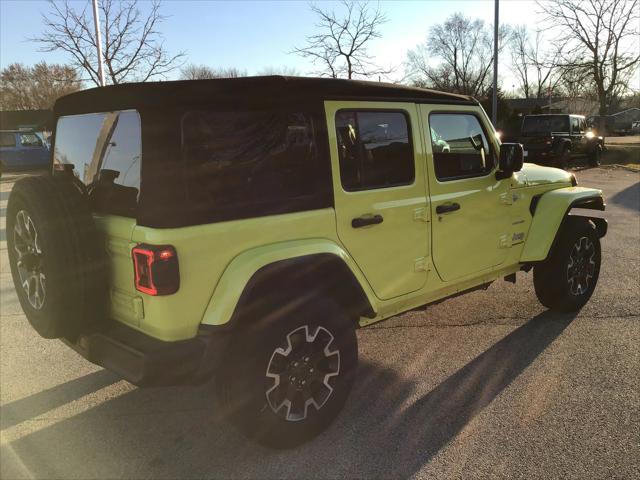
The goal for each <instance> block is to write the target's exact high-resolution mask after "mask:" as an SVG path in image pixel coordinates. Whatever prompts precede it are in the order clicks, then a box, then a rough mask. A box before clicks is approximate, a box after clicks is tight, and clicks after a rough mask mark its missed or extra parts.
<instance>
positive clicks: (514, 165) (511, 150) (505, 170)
mask: <svg viewBox="0 0 640 480" xmlns="http://www.w3.org/2000/svg"><path fill="white" fill-rule="evenodd" d="M523 161H524V149H523V148H522V145H521V144H519V143H503V144H502V145H500V158H499V161H498V171H497V172H496V178H497V179H498V180H500V179H502V178H509V177H510V176H511V174H512V173H513V172H519V171H520V170H522V163H523Z"/></svg>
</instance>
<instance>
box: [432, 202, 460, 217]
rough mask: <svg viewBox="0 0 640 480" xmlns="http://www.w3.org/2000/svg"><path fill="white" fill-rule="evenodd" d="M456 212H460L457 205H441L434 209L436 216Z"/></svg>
mask: <svg viewBox="0 0 640 480" xmlns="http://www.w3.org/2000/svg"><path fill="white" fill-rule="evenodd" d="M456 210H460V204H459V203H443V204H442V205H438V206H437V207H436V213H437V214H441V213H449V212H455V211H456Z"/></svg>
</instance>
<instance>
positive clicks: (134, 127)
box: [54, 110, 142, 215]
mask: <svg viewBox="0 0 640 480" xmlns="http://www.w3.org/2000/svg"><path fill="white" fill-rule="evenodd" d="M141 143H142V142H141V131H140V115H139V114H138V112H136V111H133V110H126V111H120V112H104V113H92V114H87V115H70V116H65V117H60V118H59V119H58V123H57V127H56V136H55V147H54V163H56V164H71V165H73V166H74V168H73V172H74V175H75V176H76V177H77V178H78V179H79V180H80V181H81V182H82V183H84V184H85V185H86V186H88V187H89V188H90V189H92V191H94V192H95V194H94V197H93V199H94V206H95V207H96V209H97V210H100V211H105V212H107V213H117V214H121V215H133V214H134V210H135V206H136V204H137V200H138V196H139V189H140V162H141V156H142V145H141Z"/></svg>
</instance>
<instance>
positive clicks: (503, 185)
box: [420, 105, 511, 281]
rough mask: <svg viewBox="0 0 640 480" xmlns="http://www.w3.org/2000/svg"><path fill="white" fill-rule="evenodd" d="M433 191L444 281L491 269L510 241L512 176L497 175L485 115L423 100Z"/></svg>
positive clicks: (437, 255)
mask: <svg viewBox="0 0 640 480" xmlns="http://www.w3.org/2000/svg"><path fill="white" fill-rule="evenodd" d="M420 111H421V117H422V120H423V124H424V125H425V131H424V138H425V139H426V140H427V141H428V140H429V139H430V140H431V141H430V142H429V143H430V147H431V152H430V155H429V156H428V157H429V161H428V163H427V165H428V168H429V172H428V177H429V191H430V193H431V210H432V211H431V214H432V218H433V221H432V225H433V227H432V237H433V247H432V248H433V260H434V264H435V267H436V270H437V271H438V274H439V275H440V278H441V279H442V280H443V281H452V280H457V279H460V278H463V277H468V276H473V275H474V274H478V273H481V272H483V271H488V270H490V269H491V268H493V267H495V266H497V265H500V264H501V263H502V262H504V260H505V258H506V256H507V252H508V247H509V246H510V233H511V228H510V227H511V225H510V212H509V209H508V205H509V204H510V203H511V202H510V200H511V199H510V197H509V195H510V194H511V193H510V191H509V187H510V179H504V180H496V176H495V171H496V168H497V163H498V162H497V149H498V148H499V146H498V144H497V142H496V141H495V139H494V137H493V135H492V134H490V133H489V132H492V131H493V129H492V127H491V126H490V125H489V124H488V123H487V120H486V116H484V115H480V114H479V112H477V111H468V110H465V109H464V108H462V107H452V106H448V107H444V108H443V107H440V106H430V105H421V106H420Z"/></svg>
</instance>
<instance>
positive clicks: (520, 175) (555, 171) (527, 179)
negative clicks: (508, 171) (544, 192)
mask: <svg viewBox="0 0 640 480" xmlns="http://www.w3.org/2000/svg"><path fill="white" fill-rule="evenodd" d="M514 177H515V178H514V180H515V181H514V182H513V183H514V185H513V186H514V187H525V186H527V187H532V186H535V185H550V184H562V185H564V184H569V185H571V178H572V177H573V174H572V173H570V172H566V171H564V170H561V169H559V168H553V167H543V166H540V165H536V164H535V163H525V164H524V165H523V166H522V170H520V171H519V172H517V173H516V174H515V175H514Z"/></svg>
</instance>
